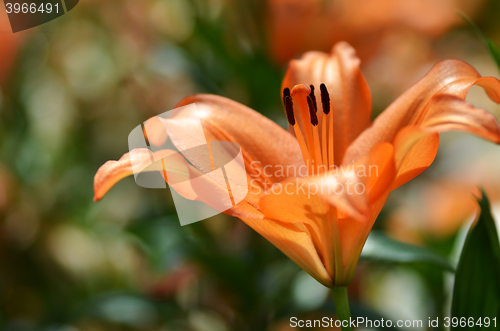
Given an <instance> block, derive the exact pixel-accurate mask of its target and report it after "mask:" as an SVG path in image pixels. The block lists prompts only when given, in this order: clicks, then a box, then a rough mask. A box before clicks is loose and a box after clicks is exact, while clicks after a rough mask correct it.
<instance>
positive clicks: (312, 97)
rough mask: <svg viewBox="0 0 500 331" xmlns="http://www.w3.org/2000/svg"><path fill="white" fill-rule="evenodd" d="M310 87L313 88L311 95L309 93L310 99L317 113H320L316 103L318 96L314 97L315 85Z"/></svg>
mask: <svg viewBox="0 0 500 331" xmlns="http://www.w3.org/2000/svg"><path fill="white" fill-rule="evenodd" d="M309 87H310V88H311V93H309V97H310V98H311V99H312V101H313V105H314V110H315V111H316V112H318V104H317V103H316V96H315V95H314V85H312V84H311V85H309Z"/></svg>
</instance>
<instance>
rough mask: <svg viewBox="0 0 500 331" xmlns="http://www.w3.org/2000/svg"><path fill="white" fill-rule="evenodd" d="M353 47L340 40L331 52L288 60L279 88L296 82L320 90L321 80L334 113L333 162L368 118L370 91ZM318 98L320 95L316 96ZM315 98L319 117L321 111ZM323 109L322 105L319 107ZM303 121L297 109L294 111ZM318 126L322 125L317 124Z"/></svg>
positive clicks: (339, 157) (343, 151) (354, 137)
mask: <svg viewBox="0 0 500 331" xmlns="http://www.w3.org/2000/svg"><path fill="white" fill-rule="evenodd" d="M359 66H360V60H359V59H358V57H357V56H356V51H355V50H354V49H353V48H352V47H351V46H350V45H349V44H347V43H345V42H339V43H337V44H336V45H335V46H334V47H333V49H332V52H331V54H327V53H322V52H307V53H305V54H304V55H303V56H302V57H301V58H300V59H299V60H292V61H290V65H289V67H288V70H287V72H286V75H285V78H284V79H283V83H282V89H284V88H285V87H288V88H290V89H292V88H293V87H294V86H295V85H298V84H312V85H314V86H315V87H316V88H317V90H318V92H316V93H319V86H320V84H322V83H324V84H325V85H326V87H327V89H328V91H329V93H330V99H331V102H332V115H333V116H334V144H335V148H334V149H335V160H337V161H336V164H340V161H341V160H342V158H343V156H344V153H345V150H346V149H347V147H348V146H349V145H350V144H351V143H352V142H353V141H354V139H356V138H357V137H358V135H359V134H360V133H361V132H362V131H363V130H365V129H366V128H367V127H368V126H369V125H370V121H371V94H370V89H369V87H368V84H367V83H366V80H365V78H364V76H363V74H362V73H361V70H360V68H359ZM316 97H317V98H319V95H317V96H316ZM320 104H321V102H318V119H319V121H320V122H321V121H322V119H323V117H324V116H323V115H324V114H323V112H322V111H320V108H321V106H320ZM321 110H322V109H321ZM295 114H296V116H297V118H298V121H297V122H298V123H299V124H300V125H302V120H301V116H300V112H299V111H296V112H295ZM318 127H319V128H320V129H321V127H322V125H319V126H318Z"/></svg>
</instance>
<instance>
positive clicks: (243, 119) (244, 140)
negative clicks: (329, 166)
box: [163, 94, 304, 184]
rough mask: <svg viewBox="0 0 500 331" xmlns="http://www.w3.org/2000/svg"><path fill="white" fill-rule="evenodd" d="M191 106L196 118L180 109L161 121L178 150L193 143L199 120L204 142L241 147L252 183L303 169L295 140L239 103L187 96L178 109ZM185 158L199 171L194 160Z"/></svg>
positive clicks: (277, 180)
mask: <svg viewBox="0 0 500 331" xmlns="http://www.w3.org/2000/svg"><path fill="white" fill-rule="evenodd" d="M192 103H194V104H196V109H197V113H196V114H194V113H193V110H192V109H193V108H179V109H176V110H175V112H176V113H175V114H173V115H172V116H170V117H169V119H167V120H163V121H164V123H165V126H166V128H167V132H168V136H169V138H170V139H171V140H172V142H173V144H174V145H175V146H176V147H177V148H179V149H180V150H182V148H181V147H182V146H183V145H184V144H186V143H189V141H190V140H191V139H192V137H191V134H190V130H191V128H192V127H193V126H194V125H196V123H194V122H193V119H196V118H199V119H200V120H201V124H202V127H203V130H204V132H205V138H206V140H207V141H209V142H210V141H231V142H235V143H237V144H238V145H239V146H240V147H241V150H242V152H243V158H244V160H245V166H246V170H247V173H249V174H250V175H251V176H252V177H253V178H254V180H255V179H256V178H260V179H261V181H262V182H267V183H268V184H269V183H277V182H279V181H281V180H283V179H284V178H286V177H288V175H287V174H286V173H279V172H277V171H276V170H277V169H279V168H282V167H287V166H292V167H297V168H300V167H303V165H304V160H303V158H302V154H301V152H300V147H299V144H298V143H297V139H296V138H295V137H294V136H293V135H291V134H290V133H289V132H288V131H286V130H285V129H283V128H282V127H280V126H279V125H278V124H276V123H274V122H273V121H271V120H270V119H268V118H266V117H264V116H262V115H261V114H259V113H257V112H256V111H254V110H252V109H250V108H248V107H246V106H244V105H242V104H240V103H238V102H235V101H232V100H230V99H227V98H224V97H220V96H216V95H208V94H198V95H193V96H189V97H187V98H185V99H183V100H182V101H181V102H180V103H179V104H178V105H177V107H182V106H185V105H189V104H192ZM185 156H186V158H187V159H188V160H189V161H190V162H191V163H192V164H193V165H194V166H195V167H198V163H199V162H198V160H196V158H194V157H191V156H190V155H185ZM266 166H267V168H265V169H264V167H266ZM264 170H266V171H264ZM281 176H284V177H281Z"/></svg>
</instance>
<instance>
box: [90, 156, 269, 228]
mask: <svg viewBox="0 0 500 331" xmlns="http://www.w3.org/2000/svg"><path fill="white" fill-rule="evenodd" d="M164 158H168V162H162V161H161V160H162V159H164ZM134 170H135V172H136V173H143V172H159V173H160V174H161V176H162V177H163V178H160V179H162V180H165V182H166V181H167V178H168V179H169V180H171V181H172V182H170V183H169V184H170V185H171V186H172V187H173V188H174V189H175V191H176V192H177V193H179V194H180V195H181V196H182V197H184V198H186V199H188V200H197V201H202V202H204V203H206V204H207V205H209V206H211V207H212V208H214V209H216V210H220V211H221V212H224V213H226V214H228V215H232V216H236V217H247V218H254V219H261V218H262V217H263V216H262V213H260V212H259V211H258V210H257V209H256V208H255V207H253V206H252V205H250V204H249V203H248V202H247V201H245V200H243V201H240V202H239V203H238V204H236V205H235V206H233V207H232V208H230V209H228V210H225V211H224V209H225V208H222V207H221V202H220V201H219V200H220V199H218V198H217V197H221V196H224V195H227V188H226V187H223V186H222V187H221V185H219V183H218V181H216V180H213V179H212V177H210V176H203V173H201V172H200V171H199V170H198V169H196V168H194V167H193V166H191V165H190V164H189V163H187V161H186V160H185V158H184V157H183V156H182V155H180V154H179V153H178V152H176V151H173V150H160V151H157V152H155V153H152V152H151V151H150V150H149V149H145V148H138V149H134V150H132V151H131V152H129V153H126V154H124V155H123V156H122V157H121V158H120V159H119V160H118V161H108V162H106V163H105V164H103V165H102V166H101V167H100V168H99V170H98V171H97V173H96V175H95V177H94V200H95V201H98V200H100V199H102V198H103V197H104V195H105V194H106V193H107V192H108V191H109V190H110V189H111V188H112V187H113V186H114V185H115V184H116V183H118V182H119V181H120V180H122V179H123V178H125V177H128V176H131V175H133V174H134ZM193 178H197V182H196V183H193V181H192V180H191V179H193ZM165 188H166V184H165Z"/></svg>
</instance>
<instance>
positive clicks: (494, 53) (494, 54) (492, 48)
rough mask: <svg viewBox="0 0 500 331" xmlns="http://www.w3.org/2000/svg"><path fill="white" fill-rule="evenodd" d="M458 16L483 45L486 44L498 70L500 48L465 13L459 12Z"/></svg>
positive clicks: (499, 68) (499, 67) (499, 65)
mask: <svg viewBox="0 0 500 331" xmlns="http://www.w3.org/2000/svg"><path fill="white" fill-rule="evenodd" d="M459 15H460V17H461V18H462V19H463V20H464V21H465V22H466V23H467V24H468V25H469V27H470V28H471V29H472V30H473V31H474V32H475V33H476V35H477V36H478V37H479V38H480V39H481V40H482V41H483V43H484V45H485V46H486V49H487V50H488V52H489V53H490V55H491V57H492V58H493V61H495V63H496V65H497V67H498V70H499V71H500V50H499V49H498V46H497V45H496V44H495V42H494V41H493V40H491V39H490V38H488V37H486V36H485V35H484V34H483V33H482V32H481V29H479V27H478V26H477V25H476V24H475V23H474V22H473V21H472V20H471V19H470V18H468V17H467V16H465V14H459Z"/></svg>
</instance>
